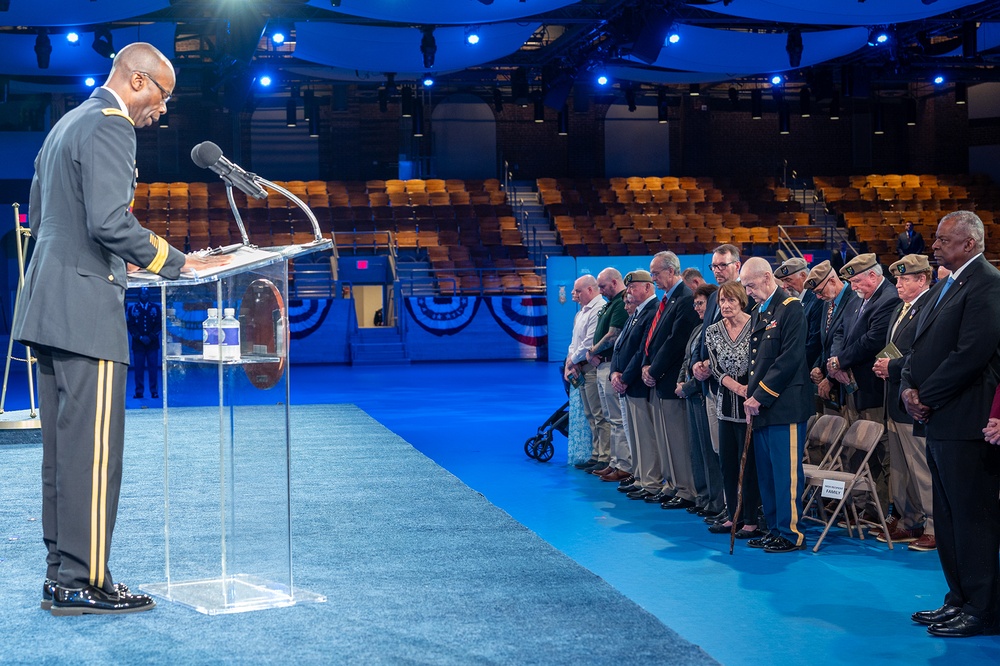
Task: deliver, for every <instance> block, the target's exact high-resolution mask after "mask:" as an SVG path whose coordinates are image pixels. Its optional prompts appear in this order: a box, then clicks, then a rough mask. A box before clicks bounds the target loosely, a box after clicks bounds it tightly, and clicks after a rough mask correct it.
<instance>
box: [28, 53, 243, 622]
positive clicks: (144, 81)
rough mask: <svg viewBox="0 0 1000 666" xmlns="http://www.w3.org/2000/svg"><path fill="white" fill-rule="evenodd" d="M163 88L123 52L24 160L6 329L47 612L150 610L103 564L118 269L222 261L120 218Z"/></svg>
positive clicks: (112, 503) (119, 374) (113, 495)
mask: <svg viewBox="0 0 1000 666" xmlns="http://www.w3.org/2000/svg"><path fill="white" fill-rule="evenodd" d="M174 81H175V77H174V68H173V66H172V65H171V64H170V61H169V60H167V58H166V57H165V56H164V55H163V54H162V53H160V52H159V51H157V50H156V49H155V48H154V47H153V46H151V45H150V44H145V43H141V42H139V43H134V44H129V45H128V46H126V47H125V48H123V49H122V50H121V51H119V52H118V55H117V56H116V57H115V60H114V64H113V65H112V66H111V73H110V74H109V75H108V79H107V81H105V83H104V85H103V86H101V87H100V88H98V89H96V90H95V91H94V92H93V93H92V94H91V96H90V98H89V99H87V100H86V101H85V102H83V103H82V104H80V105H79V106H77V107H76V108H74V109H73V110H71V111H69V112H68V113H67V114H66V115H64V116H63V117H62V118H61V119H60V120H59V122H57V123H56V124H55V125H54V126H53V127H52V130H51V131H50V132H49V134H48V136H47V137H46V138H45V142H44V143H43V144H42V149H41V150H40V151H39V153H38V156H37V157H36V158H35V175H34V178H33V179H32V181H31V194H30V202H29V203H30V205H29V207H28V220H29V223H30V225H31V233H32V236H33V237H34V238H35V241H36V243H35V250H34V255H33V256H32V258H31V262H30V264H29V265H28V272H27V275H26V276H25V281H24V291H23V292H22V294H21V299H22V301H21V304H22V307H20V308H19V309H18V312H17V317H16V318H15V320H14V325H13V330H12V335H13V337H14V339H16V340H18V341H20V342H22V343H24V344H25V345H30V346H31V347H33V348H34V351H35V353H36V355H37V357H38V397H39V402H40V406H41V423H42V539H43V541H44V542H45V546H46V548H47V550H48V555H47V557H46V564H47V568H46V577H45V582H44V583H43V585H42V602H41V606H42V608H48V609H51V612H52V614H53V615H82V614H114V613H132V612H136V611H145V610H149V609H151V608H152V607H153V606H154V605H155V604H154V603H153V600H152V599H151V598H150V597H148V596H146V595H143V594H132V593H131V592H130V591H129V590H128V587H126V586H125V585H123V584H121V583H117V584H116V583H114V582H113V581H112V578H111V569H110V567H109V565H108V562H109V559H110V555H111V540H112V533H113V531H114V528H115V520H116V518H117V514H118V499H119V495H120V491H121V475H122V451H123V448H124V440H125V381H126V377H127V369H128V361H129V344H128V328H127V325H126V322H125V305H124V304H125V286H126V281H127V280H126V273H125V271H126V262H128V263H131V264H134V265H136V266H141V267H143V268H145V269H147V270H149V271H150V272H152V273H158V274H160V275H162V276H163V277H166V278H177V277H178V276H179V275H180V272H181V269H182V268H184V267H186V266H189V267H196V268H201V267H205V266H209V265H217V264H222V263H226V261H228V259H226V260H213V259H209V260H203V259H199V258H196V257H185V256H184V254H183V253H181V252H179V251H177V250H175V249H173V248H171V247H170V245H169V244H168V243H167V241H166V240H164V239H163V238H160V237H159V236H157V235H156V234H154V233H152V232H150V231H148V230H147V229H143V228H142V226H141V225H140V224H139V221H138V220H137V219H136V218H135V216H133V215H132V212H131V203H132V199H133V195H134V193H135V184H136V171H135V146H136V139H135V128H136V127H148V126H150V125H152V124H153V123H154V122H155V121H156V120H157V119H159V117H160V116H161V115H162V114H164V113H166V112H167V100H169V99H170V93H171V91H172V90H173V87H174ZM95 405H96V408H95Z"/></svg>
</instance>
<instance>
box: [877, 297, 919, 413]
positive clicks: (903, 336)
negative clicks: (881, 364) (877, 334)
mask: <svg viewBox="0 0 1000 666" xmlns="http://www.w3.org/2000/svg"><path fill="white" fill-rule="evenodd" d="M929 302H930V301H929V300H928V294H927V293H924V295H923V296H921V297H920V298H918V299H917V302H916V303H914V304H913V305H912V306H911V307H910V310H909V311H908V312H907V313H906V317H905V318H904V319H903V321H901V322H899V326H897V327H896V332H895V335H893V331H892V326H893V324H895V323H896V320H897V319H899V313H900V312H901V311H902V310H903V303H902V302H900V303H899V305H897V306H896V308H895V309H894V310H893V311H892V316H890V317H889V332H888V333H887V334H886V340H885V342H886V344H889V343H890V342H891V343H892V344H894V345H896V349H898V350H899V352H900V353H901V354H902V355H903V357H902V358H894V359H892V360H890V361H889V378H888V379H887V380H886V381H885V407H886V411H887V413H888V415H889V418H891V419H892V420H893V421H895V422H896V423H913V418H912V417H910V415H909V414H907V413H906V410H905V409H903V403H902V402H900V400H899V393H900V390H899V381H900V377H901V376H902V374H903V365H905V364H906V356H907V355H908V354H909V353H910V347H912V346H913V336H914V335H915V334H916V332H917V317H919V316H920V313H921V311H923V309H924V308H926V307H929V306H928V305H927V304H928V303H929Z"/></svg>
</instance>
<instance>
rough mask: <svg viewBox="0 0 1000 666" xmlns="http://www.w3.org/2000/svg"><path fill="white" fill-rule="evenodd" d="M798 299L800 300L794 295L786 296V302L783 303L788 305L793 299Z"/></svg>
mask: <svg viewBox="0 0 1000 666" xmlns="http://www.w3.org/2000/svg"><path fill="white" fill-rule="evenodd" d="M797 300H799V299H797V298H795V297H794V296H789V297H788V298H786V299H785V300H784V302H783V303H782V305H788V304H789V303H791V302H792V301H797Z"/></svg>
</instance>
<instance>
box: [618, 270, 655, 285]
mask: <svg viewBox="0 0 1000 666" xmlns="http://www.w3.org/2000/svg"><path fill="white" fill-rule="evenodd" d="M652 281H653V276H652V275H650V274H649V271H641V270H640V271H631V272H629V273H626V275H625V280H624V282H625V286H626V287H627V286H629V285H630V284H632V283H633V282H652Z"/></svg>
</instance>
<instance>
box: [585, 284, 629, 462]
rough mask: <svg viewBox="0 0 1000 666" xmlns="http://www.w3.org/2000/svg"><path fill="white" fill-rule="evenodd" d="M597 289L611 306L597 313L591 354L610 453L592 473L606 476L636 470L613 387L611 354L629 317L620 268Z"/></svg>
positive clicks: (601, 457) (602, 454) (600, 458)
mask: <svg viewBox="0 0 1000 666" xmlns="http://www.w3.org/2000/svg"><path fill="white" fill-rule="evenodd" d="M597 288H598V289H600V291H601V295H602V296H604V298H606V299H607V301H608V302H607V303H605V304H604V306H603V307H602V308H601V309H600V310H599V311H598V313H597V330H596V331H595V332H594V344H593V345H592V346H591V347H590V349H588V350H587V360H588V361H589V362H590V364H591V365H593V366H595V367H596V368H597V376H596V379H597V393H598V396H599V397H600V399H601V413H602V414H603V415H604V419H605V421H607V424H608V442H607V444H608V450H607V451H599V452H598V454H599V456H598V464H597V466H596V467H595V468H594V469H592V470H591V472H593V473H594V474H598V475H603V474H613V473H615V472H616V471H617V472H621V471H624V470H623V467H627V468H629V469H631V466H632V463H631V459H630V458H629V457H628V456H629V453H628V442H627V440H626V439H625V430H624V429H623V428H622V411H621V406H620V405H619V403H618V394H617V393H615V391H614V389H613V388H612V387H611V354H612V352H613V351H614V345H615V340H617V339H618V336H619V334H620V333H621V332H622V328H623V327H624V326H625V320H626V319H627V318H628V315H627V314H626V313H625V285H624V284H622V274H621V273H620V272H618V269H617V268H611V267H608V268H605V269H604V270H603V271H601V272H600V273H598V274H597ZM623 457H624V460H623ZM622 463H624V465H623V464H622ZM626 476H627V474H626Z"/></svg>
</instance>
